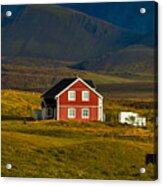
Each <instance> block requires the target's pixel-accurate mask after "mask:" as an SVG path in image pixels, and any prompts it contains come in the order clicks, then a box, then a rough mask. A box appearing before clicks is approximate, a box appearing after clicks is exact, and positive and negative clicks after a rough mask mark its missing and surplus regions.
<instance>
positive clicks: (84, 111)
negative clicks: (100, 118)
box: [82, 108, 89, 118]
mask: <svg viewBox="0 0 163 186" xmlns="http://www.w3.org/2000/svg"><path fill="white" fill-rule="evenodd" d="M82 118H89V109H88V108H83V109H82Z"/></svg>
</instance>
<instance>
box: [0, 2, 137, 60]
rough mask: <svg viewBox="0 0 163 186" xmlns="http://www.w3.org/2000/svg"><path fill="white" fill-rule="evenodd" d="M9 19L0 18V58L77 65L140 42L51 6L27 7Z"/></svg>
mask: <svg viewBox="0 0 163 186" xmlns="http://www.w3.org/2000/svg"><path fill="white" fill-rule="evenodd" d="M3 7H4V6H2V12H3ZM13 16H15V17H14V18H4V16H2V26H3V27H2V56H28V57H40V58H52V59H57V60H71V61H81V60H86V59H91V58H96V57H99V56H101V55H104V54H105V53H106V52H108V51H115V50H117V49H121V48H124V47H126V46H128V45H131V44H135V43H137V42H138V41H139V39H140V35H135V34H133V33H131V32H128V31H126V30H123V29H120V28H118V27H116V26H114V25H112V24H109V23H106V22H104V21H101V20H98V19H96V18H93V17H90V16H87V15H85V14H82V13H79V12H77V11H73V10H69V9H66V8H62V7H59V6H55V5H54V6H52V5H29V6H26V7H25V8H23V10H21V12H20V13H19V14H17V15H13ZM8 19H12V21H8ZM6 21H8V22H7V24H6Z"/></svg>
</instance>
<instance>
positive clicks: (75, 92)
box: [41, 77, 103, 121]
mask: <svg viewBox="0 0 163 186" xmlns="http://www.w3.org/2000/svg"><path fill="white" fill-rule="evenodd" d="M41 97H42V104H41V105H42V118H43V119H55V120H82V121H103V96H102V95H101V94H99V93H98V92H97V91H96V87H95V85H94V83H93V81H91V80H83V79H81V78H80V77H77V78H69V79H63V80H61V81H60V82H59V83H57V84H56V85H55V86H53V87H52V88H51V89H49V90H48V91H46V92H45V93H44V94H43V95H42V96H41Z"/></svg>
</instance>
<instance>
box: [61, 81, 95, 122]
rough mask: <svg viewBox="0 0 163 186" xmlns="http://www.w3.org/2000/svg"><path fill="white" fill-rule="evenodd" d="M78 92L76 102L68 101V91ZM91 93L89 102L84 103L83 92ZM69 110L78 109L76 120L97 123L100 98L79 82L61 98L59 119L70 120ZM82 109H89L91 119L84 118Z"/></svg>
mask: <svg viewBox="0 0 163 186" xmlns="http://www.w3.org/2000/svg"><path fill="white" fill-rule="evenodd" d="M69 90H75V91H76V100H75V101H68V91H69ZM83 90H88V91H89V101H82V91H83ZM68 108H75V109H76V117H75V118H74V120H84V121H88V120H90V121H97V120H98V96H97V95H96V94H95V93H94V92H92V91H91V90H90V89H89V88H87V87H86V86H85V85H84V84H83V83H82V82H80V81H77V82H76V83H75V84H74V85H73V86H71V87H70V88H69V89H68V90H67V91H65V92H64V93H63V94H61V95H60V97H59V119H60V120H68V119H69V118H68ZM82 108H89V118H88V119H85V118H84V119H83V118H82Z"/></svg>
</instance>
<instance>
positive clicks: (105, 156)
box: [2, 90, 156, 180]
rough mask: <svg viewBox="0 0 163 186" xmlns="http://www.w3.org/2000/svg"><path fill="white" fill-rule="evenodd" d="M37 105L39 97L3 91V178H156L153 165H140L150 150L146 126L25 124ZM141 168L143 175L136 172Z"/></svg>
mask: <svg viewBox="0 0 163 186" xmlns="http://www.w3.org/2000/svg"><path fill="white" fill-rule="evenodd" d="M39 101H40V94H32V93H30V92H23V91H12V90H5V91H2V176H7V177H45V178H46V177H48V178H81V179H84V178H85V179H113V180H114V179H128V180H155V179H156V177H155V173H154V169H155V167H154V166H153V165H152V164H149V165H148V166H146V165H145V155H146V154H147V153H153V152H154V144H153V138H154V133H153V132H152V131H151V130H149V129H148V128H147V129H142V128H135V127H127V126H121V125H115V126H111V125H110V123H99V122H75V121H48V120H47V121H46V120H45V121H32V120H27V121H26V123H25V124H24V120H23V118H24V117H25V118H28V117H31V116H32V115H31V109H34V108H39ZM13 104H15V107H14V109H13V108H12V109H11V108H10V107H12V105H13ZM107 104H110V107H111V108H113V107H115V108H116V107H117V108H118V107H122V105H123V104H124V102H122V101H121V102H120V103H118V102H115V103H114V102H111V103H105V109H106V110H107V109H108V105H107ZM27 105H30V107H31V109H30V110H28V109H26V108H27V107H26V106H27ZM116 105H117V106H116ZM136 105H137V102H136ZM129 106H130V105H127V107H129ZM18 113H19V115H18ZM4 116H5V117H4ZM13 118H14V119H13ZM7 163H11V164H12V166H13V167H12V169H11V170H7V169H6V164H7ZM141 167H145V168H146V173H145V174H140V172H139V169H140V168H141Z"/></svg>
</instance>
